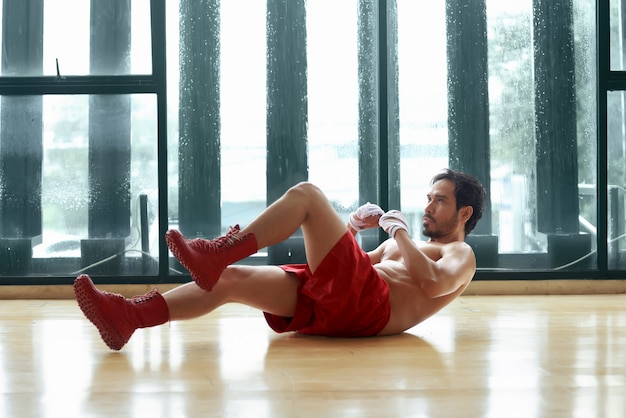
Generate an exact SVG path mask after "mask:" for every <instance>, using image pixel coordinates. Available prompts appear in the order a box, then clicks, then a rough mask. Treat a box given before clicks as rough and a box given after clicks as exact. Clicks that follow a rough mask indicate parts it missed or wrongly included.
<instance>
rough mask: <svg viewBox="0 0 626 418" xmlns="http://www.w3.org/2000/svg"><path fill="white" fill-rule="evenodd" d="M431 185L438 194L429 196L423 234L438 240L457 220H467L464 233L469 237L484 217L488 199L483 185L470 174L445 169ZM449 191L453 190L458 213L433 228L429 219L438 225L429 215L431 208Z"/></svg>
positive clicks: (433, 179) (436, 176)
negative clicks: (435, 201) (433, 203)
mask: <svg viewBox="0 0 626 418" xmlns="http://www.w3.org/2000/svg"><path fill="white" fill-rule="evenodd" d="M430 184H431V186H433V190H436V191H435V192H433V193H435V194H437V196H431V195H430V194H429V197H428V198H429V206H427V211H426V213H425V214H424V218H425V222H424V225H423V234H424V235H425V236H428V237H431V238H438V237H439V236H440V235H441V234H445V233H446V230H447V228H450V227H452V225H453V224H455V223H456V222H457V220H463V219H466V221H465V230H464V232H465V236H467V235H468V234H469V233H470V232H471V231H472V230H473V229H474V227H475V226H476V223H477V222H478V220H479V219H480V218H481V217H482V216H483V209H484V207H485V200H486V198H487V191H486V190H485V188H484V187H483V185H482V184H481V183H480V181H478V179H476V178H475V177H473V176H471V175H469V174H466V173H462V172H460V171H455V170H450V169H445V170H443V171H442V172H440V173H438V174H436V175H435V176H434V177H433V178H432V179H431V182H430ZM448 189H451V190H450V192H451V193H452V194H453V198H454V200H455V203H456V205H455V210H456V212H455V214H453V217H452V218H450V219H448V220H447V221H445V222H444V221H441V223H440V224H439V225H438V226H436V227H431V226H430V225H429V222H428V221H429V218H430V220H432V221H433V223H436V222H435V220H434V219H432V217H431V216H430V214H429V210H430V209H429V208H430V206H431V204H432V202H433V199H435V198H437V199H441V198H442V197H446V196H443V195H446V194H448ZM448 199H449V197H448ZM448 203H450V202H448ZM442 204H443V203H442Z"/></svg>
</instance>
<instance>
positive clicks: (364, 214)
mask: <svg viewBox="0 0 626 418" xmlns="http://www.w3.org/2000/svg"><path fill="white" fill-rule="evenodd" d="M384 213H385V212H384V211H383V210H382V209H381V208H380V206H378V205H375V204H373V203H370V202H367V203H366V204H364V205H362V206H360V207H359V208H358V209H357V210H356V212H352V213H351V214H350V216H349V217H348V223H349V224H350V226H351V227H352V229H354V230H355V231H362V230H363V229H364V228H365V226H366V225H367V223H366V222H365V221H364V219H365V218H369V217H370V216H376V215H383V214H384Z"/></svg>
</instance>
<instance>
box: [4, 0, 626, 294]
mask: <svg viewBox="0 0 626 418" xmlns="http://www.w3.org/2000/svg"><path fill="white" fill-rule="evenodd" d="M0 4H1V5H2V7H1V10H2V16H1V22H2V33H1V39H0V43H1V45H2V54H1V55H0V57H1V58H0V64H1V73H0V100H1V102H0V283H22V282H23V283H42V282H45V283H50V282H59V281H61V282H67V281H69V280H71V279H72V277H73V276H74V275H75V274H77V273H78V272H81V271H85V272H88V273H90V274H92V275H95V276H98V277H99V280H102V281H107V280H112V281H118V282H119V281H123V282H137V281H154V280H159V281H178V280H181V281H182V280H186V272H185V271H184V269H183V268H182V267H181V266H180V265H178V264H177V263H176V262H175V261H174V259H173V258H172V257H171V255H170V254H168V252H167V248H166V246H165V242H164V239H163V234H164V232H165V230H166V229H167V228H178V229H180V230H181V231H182V232H183V233H184V234H185V235H187V236H190V237H213V236H216V235H219V234H222V233H223V232H224V231H226V230H227V229H228V227H229V226H230V225H234V224H246V223H248V222H249V221H250V220H251V219H252V218H253V217H254V216H255V215H256V214H258V213H259V212H260V211H261V210H262V209H263V208H264V207H265V206H266V205H268V204H269V203H271V202H273V201H274V200H275V199H276V198H278V197H279V196H280V195H281V194H282V193H283V192H284V191H285V190H287V189H288V188H289V187H290V186H292V185H294V184H296V183H297V182H299V181H303V180H310V181H312V182H314V183H316V184H318V185H319V186H321V188H322V189H323V190H325V191H326V193H327V194H328V196H329V198H330V199H331V201H332V203H333V205H334V206H335V208H336V209H337V210H338V212H339V213H340V214H341V216H343V217H346V218H347V216H348V214H349V213H350V211H352V210H354V209H355V208H356V207H357V206H358V205H360V204H362V203H364V202H366V201H370V202H377V203H380V204H381V205H382V206H383V207H385V208H388V209H400V210H402V211H403V212H404V213H405V214H406V216H407V218H408V219H409V221H410V224H411V232H412V234H413V236H414V237H416V238H420V237H421V235H420V232H421V231H420V229H421V228H420V219H421V216H422V211H423V208H424V204H425V194H426V192H427V190H428V182H429V180H430V178H431V176H432V175H433V174H435V173H436V172H437V171H438V170H439V169H441V168H444V167H451V168H455V169H459V170H463V171H467V172H469V173H471V174H473V175H475V176H477V177H478V178H479V179H480V180H481V181H482V182H483V183H484V185H485V186H486V187H487V189H488V191H489V197H490V198H489V202H488V205H487V208H486V211H485V215H484V217H483V219H482V220H481V221H480V222H479V224H478V226H477V228H476V230H475V231H474V232H473V233H472V234H471V235H470V236H469V237H468V239H467V241H468V243H470V245H472V246H473V247H474V249H475V251H476V254H477V259H478V266H479V272H478V276H477V277H478V278H481V277H484V278H502V279H506V278H510V277H520V274H526V275H527V273H528V272H529V271H532V272H533V276H532V277H541V278H557V277H621V273H622V272H623V271H624V270H625V269H626V261H624V256H623V255H622V254H623V253H624V251H626V244H625V243H624V241H625V240H624V239H623V237H624V234H626V231H625V226H624V221H623V220H624V219H625V218H626V209H625V204H624V202H625V199H626V197H625V195H626V193H624V190H625V187H626V185H625V184H624V173H625V171H626V168H625V167H624V161H625V160H626V155H625V154H626V146H625V145H624V144H626V139H625V138H626V137H625V135H624V131H625V129H624V120H625V115H624V103H625V101H626V99H624V95H623V93H622V91H619V90H621V89H620V88H615V86H616V85H617V84H613V85H612V86H613V87H612V88H611V89H612V90H618V91H611V92H604V91H602V90H601V91H600V92H598V85H599V86H601V89H603V88H606V83H604V84H603V80H604V81H606V80H607V79H611V77H612V75H611V74H619V73H620V72H621V70H622V69H623V56H624V47H623V44H624V41H623V39H626V38H625V37H624V36H623V27H624V17H623V16H624V15H625V14H624V12H623V10H624V9H625V8H624V6H623V5H622V1H621V0H611V2H610V5H609V6H606V8H605V7H604V6H598V5H596V2H595V1H593V0H563V1H560V0H559V1H556V2H543V1H538V0H526V1H523V2H501V1H498V0H446V1H439V0H432V1H431V0H429V1H414V0H342V1H336V0H318V1H305V0H266V1H258V0H241V1H236V2H227V1H217V0H203V1H196V0H171V1H170V0H167V1H165V0H109V1H106V2H105V1H98V0H91V1H76V0H64V1H62V0H56V1H51V0H24V1H19V2H18V1H14V2H9V1H8V0H4V1H2V0H0ZM67 10H73V12H72V14H67V13H66V12H60V11H67ZM598 13H600V15H599V14H598ZM602 13H604V14H606V16H604V18H600V19H598V17H599V16H600V17H602ZM166 17H167V18H166ZM598 21H599V22H604V23H601V24H603V25H606V27H604V26H602V27H600V28H598V27H597V24H596V22H598ZM24 31H26V32H27V33H28V36H23V33H24ZM609 31H610V34H611V36H610V45H606V50H605V49H602V48H605V46H603V44H602V43H598V42H597V39H598V34H600V35H602V34H608V32H609ZM607 39H608V37H607ZM596 45H598V46H599V47H600V49H599V50H597V49H596ZM609 55H610V66H608V65H607V66H606V68H607V71H602V70H601V71H598V68H600V69H602V68H604V67H602V65H599V63H600V64H602V62H603V61H602V60H603V59H606V61H607V62H608V60H609ZM598 60H600V61H598ZM609 68H610V70H611V71H612V72H610V71H609V70H608V69H609ZM625 89H626V86H625ZM607 90H608V89H607ZM598 98H599V100H598ZM604 121H606V129H605V124H604ZM604 161H606V164H605V163H604ZM604 165H606V174H605V171H603V170H604ZM385 238H386V236H385V234H384V233H381V232H374V231H369V233H368V234H365V235H364V236H362V237H360V239H361V245H363V246H364V248H366V249H369V248H371V247H373V246H375V245H377V244H378V243H379V242H380V241H381V240H383V239H385ZM248 261H249V262H251V263H260V264H264V263H272V264H275V263H284V262H301V261H304V252H303V243H302V237H301V234H300V232H297V233H296V234H294V236H293V237H291V238H290V239H289V240H288V241H287V242H286V243H284V244H281V245H277V246H274V247H272V248H269V249H265V250H263V251H261V252H260V253H259V254H257V255H255V256H254V257H251V258H250V259H249V260H248Z"/></svg>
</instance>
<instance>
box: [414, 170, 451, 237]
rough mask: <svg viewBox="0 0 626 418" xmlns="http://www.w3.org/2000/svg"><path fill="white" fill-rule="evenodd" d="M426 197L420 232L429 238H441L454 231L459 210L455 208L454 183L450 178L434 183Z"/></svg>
mask: <svg viewBox="0 0 626 418" xmlns="http://www.w3.org/2000/svg"><path fill="white" fill-rule="evenodd" d="M427 199H428V204H427V205H426V208H425V209H424V217H423V218H422V221H423V222H422V234H424V236H426V237H429V238H441V237H444V236H446V235H448V234H453V233H456V232H457V227H458V226H459V212H458V211H457V209H456V198H455V197H454V183H452V182H451V181H450V180H440V181H438V182H436V183H434V184H433V186H432V188H431V190H430V192H429V193H428V194H427Z"/></svg>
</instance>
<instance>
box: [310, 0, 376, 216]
mask: <svg viewBox="0 0 626 418" xmlns="http://www.w3.org/2000/svg"><path fill="white" fill-rule="evenodd" d="M357 11H358V7H357V1H356V0H352V1H341V2H337V1H334V0H324V1H314V2H307V8H306V15H307V62H308V104H309V107H308V128H309V132H308V133H309V134H308V138H309V179H310V180H311V181H312V182H313V183H315V184H316V185H318V186H320V187H321V189H322V190H324V192H325V193H326V195H327V196H328V198H329V199H330V200H331V201H332V202H333V204H334V205H335V208H336V209H338V210H339V211H340V212H344V213H345V212H346V211H348V210H349V209H356V207H357V206H358V204H359V203H365V202H359V166H358V163H359V162H358V156H359V146H358V139H359V131H358V123H359V122H358V118H359V72H358V61H357V59H358V49H357V48H358V44H357V34H358V28H357ZM348 213H349V212H347V213H345V216H346V220H347V215H348Z"/></svg>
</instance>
